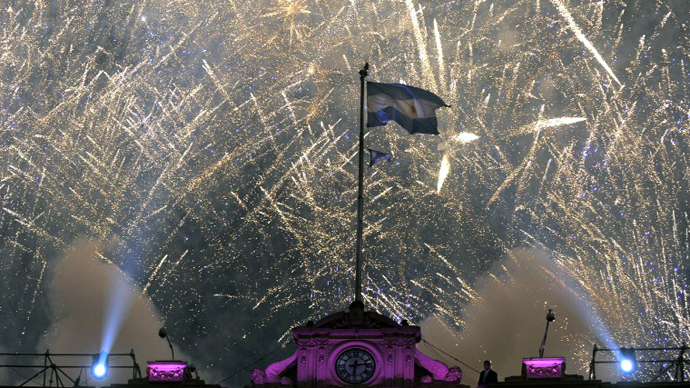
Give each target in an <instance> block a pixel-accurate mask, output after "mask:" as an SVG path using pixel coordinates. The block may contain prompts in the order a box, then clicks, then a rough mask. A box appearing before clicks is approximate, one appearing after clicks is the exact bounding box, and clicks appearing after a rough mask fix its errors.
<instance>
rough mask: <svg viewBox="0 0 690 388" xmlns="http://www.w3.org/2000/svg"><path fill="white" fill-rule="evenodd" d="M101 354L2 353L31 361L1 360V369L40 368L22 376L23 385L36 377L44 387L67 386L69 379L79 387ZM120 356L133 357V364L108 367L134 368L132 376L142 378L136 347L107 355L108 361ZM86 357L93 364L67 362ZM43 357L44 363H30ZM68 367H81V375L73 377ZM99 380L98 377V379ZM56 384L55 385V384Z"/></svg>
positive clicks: (0, 356)
mask: <svg viewBox="0 0 690 388" xmlns="http://www.w3.org/2000/svg"><path fill="white" fill-rule="evenodd" d="M99 356H100V353H50V351H49V350H46V352H45V353H0V360H2V359H3V358H4V357H12V358H13V360H14V359H16V358H17V357H19V358H21V359H24V360H26V359H29V361H27V362H25V363H14V361H12V363H4V362H0V369H5V368H7V369H34V370H38V372H36V373H34V374H33V375H32V376H31V377H29V378H26V377H25V376H22V378H24V379H26V380H25V381H24V382H23V383H21V384H20V385H19V386H20V387H23V386H24V385H26V384H28V383H30V382H36V379H42V386H43V387H52V386H55V387H65V382H66V381H68V382H69V385H68V386H70V387H77V386H79V384H80V380H81V374H82V371H88V372H86V373H91V368H92V367H93V365H94V362H95V361H96V360H97V359H98V357H99ZM118 356H127V357H130V358H131V359H132V364H131V365H109V364H108V365H107V368H108V369H131V370H132V378H133V379H135V378H137V377H139V378H141V368H139V364H137V359H136V356H135V355H134V349H132V350H131V351H130V352H129V353H110V354H108V355H107V358H106V362H108V360H109V358H110V357H118ZM85 357H90V359H91V360H92V363H91V364H88V365H77V364H74V363H70V364H67V363H66V362H67V359H74V358H82V359H83V358H85ZM39 358H43V364H33V363H30V362H32V361H31V359H39ZM54 359H55V360H58V361H61V359H66V360H65V363H62V362H59V363H58V362H55V361H54ZM68 369H80V372H79V376H77V377H76V378H72V377H71V376H70V375H68V374H67V372H65V370H68ZM94 379H95V378H94ZM96 380H97V379H96ZM53 384H55V385H53Z"/></svg>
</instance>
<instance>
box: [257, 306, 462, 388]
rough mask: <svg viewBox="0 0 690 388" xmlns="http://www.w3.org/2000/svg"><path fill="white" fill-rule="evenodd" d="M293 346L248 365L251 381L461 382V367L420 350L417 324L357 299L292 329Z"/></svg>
mask: <svg viewBox="0 0 690 388" xmlns="http://www.w3.org/2000/svg"><path fill="white" fill-rule="evenodd" d="M292 335H293V337H294V338H295V342H296V343H297V350H296V351H295V353H293V354H292V355H291V356H290V357H288V358H287V359H285V360H283V361H280V362H277V363H274V364H271V365H269V366H268V367H267V368H266V369H265V370H261V369H254V370H253V371H252V375H251V378H252V385H254V386H258V387H262V386H294V387H305V388H306V387H308V388H321V387H350V386H385V387H418V386H425V387H430V388H431V387H461V386H462V385H461V384H460V380H461V378H462V372H461V371H460V368H458V367H453V368H448V367H447V366H446V365H445V364H444V363H442V362H440V361H437V360H435V359H433V358H431V357H428V356H426V355H424V354H423V353H421V352H420V351H419V350H417V348H416V344H417V343H418V342H419V341H420V340H421V330H420V328H419V327H418V326H409V325H405V324H403V325H400V324H398V323H397V322H395V321H393V320H391V319H389V318H387V317H384V316H382V315H380V314H377V313H375V312H373V311H369V312H366V313H365V312H364V310H363V306H362V305H361V304H358V302H355V303H353V304H352V305H351V306H350V311H349V312H347V313H345V312H341V313H336V314H332V315H330V316H328V317H326V318H324V319H322V320H320V321H319V322H316V323H314V324H312V323H308V324H307V325H306V326H301V327H296V328H293V329H292Z"/></svg>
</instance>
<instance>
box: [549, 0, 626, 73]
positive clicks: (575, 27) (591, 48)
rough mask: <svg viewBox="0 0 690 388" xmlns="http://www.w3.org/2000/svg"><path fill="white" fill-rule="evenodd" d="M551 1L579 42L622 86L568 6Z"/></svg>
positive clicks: (554, 0) (558, 1)
mask: <svg viewBox="0 0 690 388" xmlns="http://www.w3.org/2000/svg"><path fill="white" fill-rule="evenodd" d="M551 1H552V3H554V4H555V5H556V7H557V8H558V11H559V12H560V13H561V15H562V16H563V18H564V19H565V21H566V22H568V27H570V29H571V30H572V31H573V33H574V34H575V36H576V37H577V39H578V40H579V41H580V42H582V44H583V45H585V47H586V48H587V50H589V51H590V52H591V53H592V55H594V58H596V59H597V62H599V64H600V65H601V67H603V68H604V70H606V72H607V73H609V75H610V76H611V78H613V79H614V81H616V83H617V84H618V86H623V84H621V82H620V81H619V80H618V77H616V75H615V74H614V73H613V70H611V68H610V67H609V65H608V64H607V63H606V61H605V60H604V58H602V56H601V54H599V51H597V49H596V48H595V47H594V45H592V42H590V41H589V39H587V37H586V36H585V34H583V33H582V30H580V27H578V25H577V23H575V19H573V16H572V15H571V14H570V11H568V8H566V6H565V5H563V2H561V1H560V0H551Z"/></svg>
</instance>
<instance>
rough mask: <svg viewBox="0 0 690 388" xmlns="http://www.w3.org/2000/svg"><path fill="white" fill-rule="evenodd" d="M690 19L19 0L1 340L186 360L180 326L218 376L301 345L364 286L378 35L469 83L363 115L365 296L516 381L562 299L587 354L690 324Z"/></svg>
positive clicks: (4, 48)
mask: <svg viewBox="0 0 690 388" xmlns="http://www.w3.org/2000/svg"><path fill="white" fill-rule="evenodd" d="M689 23H690V5H689V3H688V2H686V1H681V0H677V1H622V0H617V1H614V0H610V1H609V0H607V1H603V0H602V1H578V0H523V1H520V0H516V1H512V0H510V1H494V2H492V1H489V0H487V1H482V0H475V1H469V0H466V1H431V0H385V1H379V2H370V1H363V0H343V1H341V0H314V1H307V0H271V1H267V0H266V1H265V0H252V1H249V0H235V1H231V0H227V1H213V0H210V1H193V0H177V1H154V0H148V1H147V0H142V1H136V2H125V1H108V0H50V1H49V0H39V1H15V0H5V1H4V2H3V5H2V10H0V75H1V78H0V97H1V98H0V123H1V125H0V150H1V151H0V159H1V161H2V168H0V202H1V204H0V208H1V209H0V236H1V237H2V239H1V240H0V316H2V319H0V351H2V352H44V351H45V350H46V349H48V348H49V349H51V351H54V352H57V351H59V352H87V353H97V352H99V351H100V350H101V347H103V346H105V345H104V341H105V340H104V338H105V337H106V333H108V332H112V333H115V334H116V335H115V337H116V339H114V340H113V341H114V344H113V345H112V348H111V349H110V350H111V351H112V352H118V353H119V352H129V350H130V349H132V348H133V349H134V350H135V352H136V353H137V357H138V359H139V360H140V361H146V360H154V359H164V358H169V352H168V348H167V343H165V341H164V340H161V339H160V338H158V336H157V332H158V328H159V327H161V326H163V325H165V326H166V327H167V328H168V331H169V333H170V335H171V339H172V341H173V343H174V345H175V346H176V355H178V356H179V357H184V358H185V359H187V360H189V361H190V362H193V363H195V364H196V365H197V366H198V367H199V371H200V374H201V376H202V378H204V379H206V381H207V382H210V383H216V382H218V381H220V380H222V379H224V378H226V377H228V376H230V375H232V374H234V373H235V372H237V371H239V370H241V369H242V368H243V367H245V366H247V365H248V364H249V363H250V362H252V361H254V360H256V359H258V358H259V357H261V356H263V355H265V354H267V353H269V352H271V351H273V350H275V349H280V350H278V351H277V352H276V353H274V354H272V355H271V356H270V357H268V358H267V359H265V360H263V361H261V362H260V363H259V364H257V365H256V366H265V365H266V364H267V363H268V362H272V361H276V360H279V359H281V357H282V358H284V357H287V356H288V355H289V354H290V352H291V351H293V349H294V344H292V343H291V342H290V339H291V335H290V333H289V329H290V328H291V327H293V326H295V325H301V324H304V323H305V322H306V321H307V320H316V319H318V318H320V317H323V316H324V315H326V314H329V313H332V312H335V311H341V310H343V309H345V308H346V306H347V305H348V304H349V302H350V301H351V300H352V295H353V292H354V290H353V288H354V287H353V279H354V272H353V265H354V254H355V252H354V251H355V229H356V224H355V214H356V194H357V140H358V139H357V133H358V123H359V116H358V115H359V76H358V74H357V72H358V70H359V69H360V68H361V66H362V64H363V63H364V62H369V63H370V64H371V69H370V77H369V79H370V80H372V81H377V82H403V83H408V84H410V85H414V86H417V87H420V88H424V89H427V90H430V91H432V92H434V93H435V94H437V95H439V96H441V97H442V98H443V99H444V101H445V102H446V103H448V104H450V105H451V107H450V108H443V109H441V110H439V111H438V119H439V130H440V135H439V136H433V135H420V134H418V135H410V134H408V133H407V132H406V131H405V130H404V129H402V128H401V127H400V126H398V125H397V124H395V123H390V124H389V125H387V126H385V127H377V128H371V129H369V130H368V131H367V132H368V135H367V136H366V139H365V142H366V146H367V147H370V148H373V149H377V150H381V151H384V152H389V153H390V154H391V155H392V158H391V161H390V162H379V163H377V164H376V165H375V166H374V167H371V168H369V167H367V169H366V170H365V185H366V186H365V223H366V226H365V237H364V240H365V242H364V247H365V252H364V259H365V266H364V300H365V303H366V305H367V308H370V309H375V310H377V311H379V312H380V313H382V314H385V315H388V316H390V317H392V318H393V319H396V320H401V319H407V320H408V321H410V322H411V323H413V324H419V325H421V326H422V328H423V330H424V336H425V338H426V339H428V340H429V341H430V342H432V343H434V344H435V345H437V346H440V347H442V348H444V349H445V350H446V351H447V352H449V353H451V354H452V355H453V356H454V357H457V358H459V359H460V360H462V361H463V362H466V363H468V364H470V365H473V366H474V367H475V368H477V369H479V367H480V365H481V361H482V360H484V359H487V358H489V359H492V360H494V362H495V366H496V369H497V370H498V371H499V376H500V378H501V379H502V378H503V377H504V376H506V375H509V374H518V373H519V367H520V364H519V363H520V361H519V359H520V358H521V357H523V356H536V353H537V350H538V346H539V343H540V340H541V336H542V333H543V325H544V315H545V313H546V309H547V308H554V309H555V310H556V313H557V316H558V319H557V321H556V323H555V324H554V326H552V332H551V333H550V342H549V345H548V346H547V355H563V356H566V357H567V358H568V368H569V372H573V373H574V372H577V373H585V371H586V367H587V364H588V362H589V357H590V356H591V349H592V344H593V343H597V344H599V345H600V346H612V347H616V346H675V345H678V344H680V343H682V342H683V341H688V339H689V338H688V331H687V330H688V328H689V326H690V310H689V308H688V304H689V302H690V298H689V297H688V295H687V293H686V289H687V287H688V274H689V271H690V269H689V268H690V263H689V262H688V255H689V254H690V245H689V244H690V239H689V236H690V226H689V223H690V204H689V202H688V199H689V198H688V194H687V193H688V183H687V182H688V181H689V178H690V176H689V175H690V155H689V154H688V146H689V144H690V143H689V141H690V134H689V133H688V130H689V128H690V123H689V120H690V117H689V116H690V64H688V61H689V60H690V33H689V31H688V29H689ZM472 135H473V136H472ZM466 139H473V140H469V141H468V140H466ZM118 322H119V323H118ZM551 341H552V342H551ZM421 346H422V349H424V351H426V352H428V353H429V355H431V356H432V357H437V358H439V359H441V360H443V361H445V362H448V363H449V364H455V363H456V362H455V361H454V360H452V359H450V358H448V357H447V356H445V355H443V354H440V353H435V351H434V350H433V349H431V348H429V347H428V346H427V345H424V344H423V345H421ZM281 347H283V348H282V349H281ZM658 356H659V355H649V357H657V358H659V357H658ZM645 357H646V356H645ZM664 358H668V356H666V357H664ZM0 362H1V363H11V362H18V359H17V358H16V357H8V358H3V360H0ZM658 367H659V366H658V365H656V366H652V367H650V368H653V369H657V370H658ZM463 369H464V370H465V372H466V376H467V378H468V380H463V382H464V383H467V384H472V383H473V379H476V376H474V372H471V371H470V370H468V369H466V368H464V367H463ZM602 373H604V372H602ZM649 373H651V372H649V371H644V370H643V371H641V372H639V375H637V376H636V377H638V378H642V377H644V376H648V375H649ZM30 374H32V373H29V372H28V371H27V370H0V383H2V382H3V380H2V379H3V378H4V379H6V380H7V381H8V382H16V381H20V380H21V377H22V376H26V375H30ZM248 376H249V375H248V371H242V372H241V373H239V374H238V375H237V376H234V377H231V378H230V379H228V380H227V381H226V382H225V383H224V385H226V386H231V387H235V386H242V385H244V384H246V383H248V380H249V378H248ZM604 376H606V377H607V378H610V379H614V380H615V379H619V378H625V377H621V376H619V375H618V374H617V373H615V371H609V374H608V375H606V374H604ZM628 378H630V377H628ZM21 381H23V380H21Z"/></svg>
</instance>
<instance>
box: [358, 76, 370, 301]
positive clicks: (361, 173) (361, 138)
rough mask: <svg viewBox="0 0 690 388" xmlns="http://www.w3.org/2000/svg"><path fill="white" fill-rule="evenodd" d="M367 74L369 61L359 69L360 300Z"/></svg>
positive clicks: (360, 292)
mask: <svg viewBox="0 0 690 388" xmlns="http://www.w3.org/2000/svg"><path fill="white" fill-rule="evenodd" d="M367 75H369V63H365V64H364V67H363V68H362V70H360V71H359V81H360V89H359V188H358V192H357V256H356V261H355V301H360V302H362V232H363V229H364V225H363V213H364V199H363V192H364V86H365V84H366V78H367Z"/></svg>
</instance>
